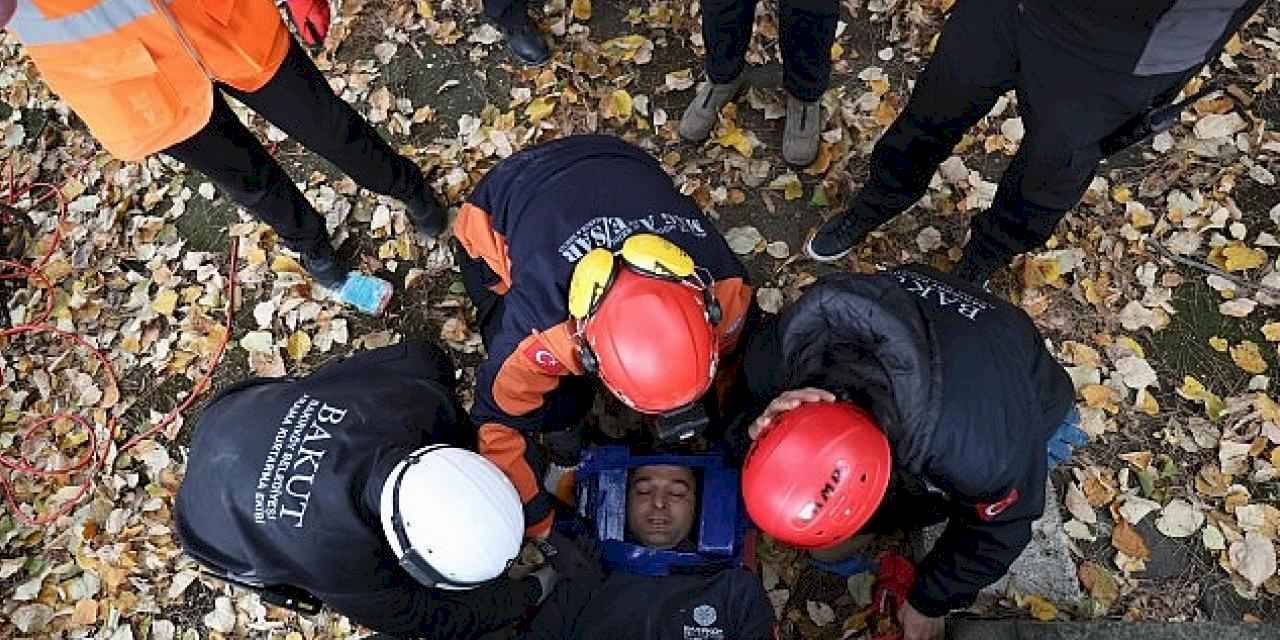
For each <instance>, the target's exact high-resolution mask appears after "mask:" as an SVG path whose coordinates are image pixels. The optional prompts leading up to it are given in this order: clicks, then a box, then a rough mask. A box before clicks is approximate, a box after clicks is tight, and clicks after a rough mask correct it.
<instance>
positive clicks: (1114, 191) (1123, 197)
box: [1111, 185, 1133, 204]
mask: <svg viewBox="0 0 1280 640" xmlns="http://www.w3.org/2000/svg"><path fill="white" fill-rule="evenodd" d="M1132 198H1133V192H1132V191H1130V190H1129V187H1126V186H1124V185H1116V186H1114V187H1112V188H1111V199H1112V200H1115V201H1116V202H1118V203H1120V204H1125V203H1126V202H1128V201H1129V200H1131V199H1132Z"/></svg>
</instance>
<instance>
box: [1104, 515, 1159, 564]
mask: <svg viewBox="0 0 1280 640" xmlns="http://www.w3.org/2000/svg"><path fill="white" fill-rule="evenodd" d="M1111 546H1112V547H1115V548H1116V549H1117V550H1118V551H1120V552H1122V553H1124V554H1125V555H1127V556H1129V557H1132V558H1139V559H1141V560H1150V559H1151V550H1150V549H1148V548H1147V543H1146V541H1145V540H1143V539H1142V534H1140V533H1138V530H1137V529H1134V528H1133V525H1130V524H1129V523H1128V522H1125V521H1124V520H1121V521H1120V522H1117V523H1116V526H1115V527H1114V528H1113V529H1111Z"/></svg>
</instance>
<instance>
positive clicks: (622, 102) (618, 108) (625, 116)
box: [609, 89, 632, 121]
mask: <svg viewBox="0 0 1280 640" xmlns="http://www.w3.org/2000/svg"><path fill="white" fill-rule="evenodd" d="M609 106H610V111H612V112H613V115H614V117H616V118H618V119H619V120H624V121H625V120H630V119H631V109H632V100H631V94H629V93H627V91H626V89H618V90H616V91H614V92H613V93H611V94H609Z"/></svg>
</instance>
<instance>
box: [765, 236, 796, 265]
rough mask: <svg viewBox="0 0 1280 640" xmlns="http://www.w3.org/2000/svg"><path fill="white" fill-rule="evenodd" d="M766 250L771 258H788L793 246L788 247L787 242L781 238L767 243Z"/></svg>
mask: <svg viewBox="0 0 1280 640" xmlns="http://www.w3.org/2000/svg"><path fill="white" fill-rule="evenodd" d="M764 252H765V253H767V254H769V257H771V258H777V259H778V260H786V259H787V258H788V257H789V256H790V255H791V247H788V246H787V243H785V242H783V241H781V240H775V241H774V242H770V243H769V244H767V245H765V247H764Z"/></svg>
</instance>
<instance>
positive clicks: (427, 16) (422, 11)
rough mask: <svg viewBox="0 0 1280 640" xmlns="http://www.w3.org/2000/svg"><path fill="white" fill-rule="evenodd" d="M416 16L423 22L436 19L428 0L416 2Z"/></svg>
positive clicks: (433, 9)
mask: <svg viewBox="0 0 1280 640" xmlns="http://www.w3.org/2000/svg"><path fill="white" fill-rule="evenodd" d="M418 15H420V16H422V19H423V20H431V19H432V18H435V17H436V10H435V8H434V7H432V6H431V2H430V0H418Z"/></svg>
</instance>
